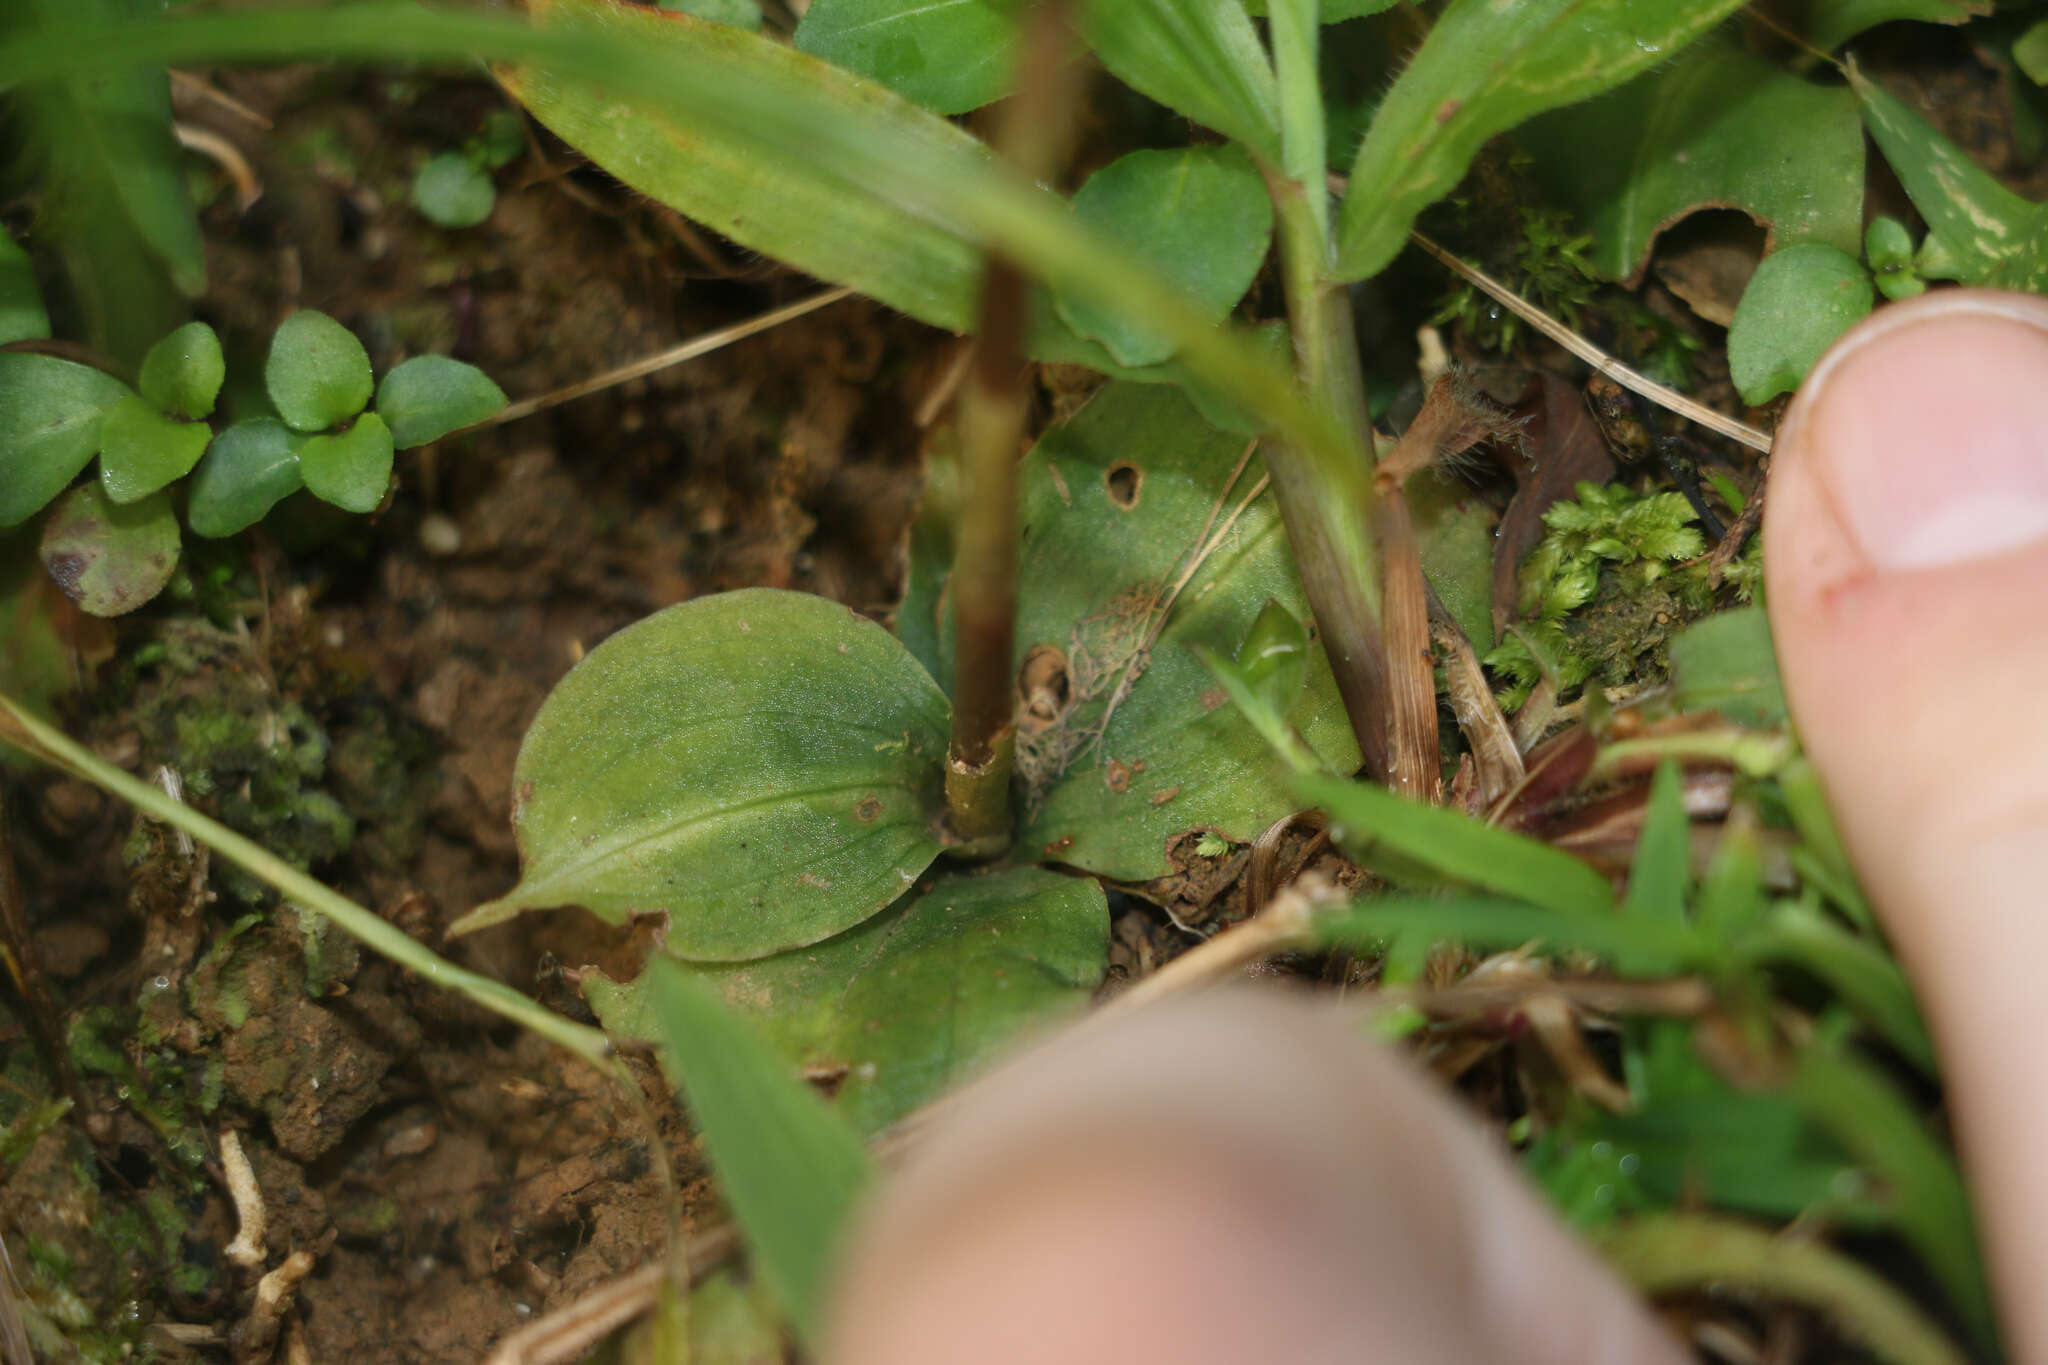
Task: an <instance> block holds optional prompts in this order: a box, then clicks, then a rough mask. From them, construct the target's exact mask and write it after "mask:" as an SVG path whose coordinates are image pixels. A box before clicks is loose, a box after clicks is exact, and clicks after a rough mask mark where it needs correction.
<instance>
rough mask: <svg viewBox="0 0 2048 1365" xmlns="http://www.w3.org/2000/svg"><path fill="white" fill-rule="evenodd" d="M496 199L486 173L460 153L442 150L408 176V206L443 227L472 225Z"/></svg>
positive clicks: (479, 220)
mask: <svg viewBox="0 0 2048 1365" xmlns="http://www.w3.org/2000/svg"><path fill="white" fill-rule="evenodd" d="M497 202H498V191H497V187H496V186H494V185H492V184H491V177H490V173H489V172H488V171H486V170H484V168H483V167H481V166H479V165H477V164H476V162H474V161H472V160H471V159H470V158H468V157H467V156H464V155H463V154H462V153H461V152H442V153H441V154H440V155H439V156H436V157H434V158H433V159H432V160H430V161H428V162H427V164H426V165H424V166H422V167H420V169H419V174H417V175H415V176H414V177H413V178H412V206H413V207H414V208H416V209H418V210H419V211H420V212H421V213H422V214H424V215H426V218H427V221H428V222H431V223H435V224H437V225H439V226H441V227H444V228H468V227H475V226H476V225H477V224H478V223H481V222H482V221H483V220H484V219H486V218H488V217H490V216H491V209H492V208H494V207H495V206H496V205H497Z"/></svg>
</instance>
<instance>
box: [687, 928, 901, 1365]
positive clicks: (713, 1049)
mask: <svg viewBox="0 0 2048 1365" xmlns="http://www.w3.org/2000/svg"><path fill="white" fill-rule="evenodd" d="M647 970H648V973H649V974H650V976H651V977H652V980H653V991H654V1017H655V1020H656V1022H657V1024H658V1026H659V1028H660V1038H661V1045H662V1062H663V1065H664V1066H666V1067H667V1069H668V1071H669V1076H670V1079H671V1080H673V1081H674V1082H675V1084H676V1087H677V1088H678V1089H679V1090H681V1091H682V1092H683V1099H684V1102H685V1103H686V1104H688V1106H689V1109H690V1114H691V1116H692V1117H693V1118H694V1119H695V1120H696V1122H697V1128H698V1131H699V1132H701V1133H702V1134H703V1137H704V1145H705V1146H706V1147H707V1148H709V1149H710V1152H711V1164H712V1166H713V1167H714V1168H715V1169H716V1170H717V1172H718V1177H719V1185H720V1189H721V1190H722V1192H723V1193H724V1195H725V1198H726V1202H728V1203H729V1204H731V1206H732V1210H733V1213H734V1215H735V1216H737V1217H738V1219H739V1222H740V1228H741V1230H742V1231H744V1232H745V1233H746V1237H747V1245H748V1247H749V1248H750V1249H751V1250H752V1252H753V1264H754V1266H755V1268H756V1269H758V1270H759V1271H760V1273H761V1276H762V1278H764V1279H765V1280H767V1282H768V1285H769V1287H770V1289H772V1290H773V1291H774V1294H775V1297H776V1298H777V1299H778V1300H779V1301H780V1302H781V1304H782V1311H783V1312H784V1313H786V1314H788V1316H789V1320H790V1323H791V1325H792V1326H794V1327H795V1328H796V1330H797V1334H798V1335H799V1336H801V1337H802V1338H803V1340H804V1342H805V1343H806V1344H807V1345H808V1346H809V1347H811V1349H812V1350H814V1351H815V1350H816V1349H817V1347H818V1344H819V1337H818V1333H819V1328H820V1326H821V1325H822V1318H823V1316H824V1309H825V1291H826V1287H827V1276H828V1275H829V1274H830V1272H831V1270H832V1267H833V1262H834V1256H835V1254H836V1253H837V1251H838V1248H839V1243H840V1239H841V1238H842V1237H843V1236H844V1234H845V1231H846V1221H847V1215H848V1214H849V1213H850V1212H851V1211H852V1209H853V1205H854V1201H855V1200H857V1199H858V1198H859V1197H860V1195H861V1192H862V1191H863V1190H864V1189H865V1188H866V1187H867V1185H868V1183H869V1182H870V1181H871V1180H872V1179H873V1176H874V1171H873V1167H872V1164H871V1163H870V1162H869V1160H868V1155H867V1151H866V1149H865V1148H863V1147H862V1146H861V1143H860V1139H859V1138H858V1137H857V1136H855V1135H854V1131H853V1129H852V1128H851V1127H850V1126H848V1124H847V1123H846V1121H845V1120H844V1119H841V1118H840V1117H839V1116H838V1115H836V1114H834V1113H833V1112H832V1111H831V1110H830V1109H828V1108H826V1107H825V1104H824V1102H823V1101H822V1100H821V1099H819V1097H818V1096H817V1095H815V1094H813V1093H811V1092H810V1091H809V1090H808V1089H807V1088H806V1087H805V1086H804V1084H803V1082H802V1081H800V1080H798V1079H797V1078H796V1077H795V1076H794V1075H793V1074H791V1072H790V1071H789V1069H788V1067H787V1065H786V1064H785V1063H784V1062H783V1060H782V1059H781V1058H780V1057H778V1056H776V1054H775V1050H774V1049H773V1048H772V1047H770V1046H769V1044H768V1042H767V1040H766V1039H764V1038H762V1037H761V1036H760V1034H758V1033H756V1032H755V1031H754V1030H753V1029H752V1028H751V1027H749V1026H748V1025H747V1024H746V1023H745V1022H743V1021H742V1020H741V1019H739V1018H738V1017H737V1016H735V1015H734V1014H733V1013H732V1011H731V1010H729V1009H727V1008H726V1007H725V1006H723V1005H721V1004H719V1003H718V1000H717V998H716V997H714V996H713V995H712V993H711V992H710V990H709V989H708V988H706V987H705V986H703V985H701V984H700V983H698V982H696V981H693V980H691V979H690V977H689V975H688V974H687V973H686V972H685V971H684V970H683V969H682V968H681V967H680V966H678V965H677V964H676V963H673V962H667V961H663V960H660V959H657V960H656V961H654V962H652V963H650V964H649V965H648V968H647Z"/></svg>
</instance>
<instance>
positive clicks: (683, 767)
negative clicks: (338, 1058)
mask: <svg viewBox="0 0 2048 1365" xmlns="http://www.w3.org/2000/svg"><path fill="white" fill-rule="evenodd" d="M947 733H948V715H947V707H946V699H945V697H944V696H943V695H941V694H940V692H939V690H938V688H937V687H936V686H934V685H933V683H932V680H931V678H930V677H929V676H927V675H926V673H925V671H924V670H923V669H922V668H920V667H919V666H918V664H917V661H916V660H915V659H913V658H911V657H910V653H909V651H908V650H906V649H905V648H904V647H903V645H902V643H901V642H900V641H898V640H896V639H895V638H894V637H893V636H891V635H889V634H888V633H887V632H886V631H884V630H883V629H882V628H881V627H880V626H878V625H875V624H874V623H873V622H871V621H867V620H864V619H862V618H861V617H859V616H857V615H855V614H854V613H853V612H851V611H849V610H848V609H847V608H845V607H842V606H839V605H838V604H836V603H833V602H828V601H826V600H825V599H824V598H821V597H811V596H807V595H806V594H803V593H794V592H782V591H778V590H775V589H770V588H749V589H745V590H743V591H740V592H731V593H723V594H720V595H718V596H715V597H700V598H698V599H696V600H695V601H691V602H685V603H682V604H680V605H678V606H674V607H670V608H668V609H667V610H666V611H660V612H656V613H655V614H654V615H653V616H650V617H648V618H647V619H645V620H643V621H640V622H637V623H636V624H634V625H631V626H628V627H627V628H626V629H624V630H622V631H620V632H619V633H618V634H617V635H614V636H613V637H612V638H611V639H609V640H607V641H605V642H604V643H603V644H601V645H599V646H598V647H597V648H596V649H594V650H592V651H591V652H590V654H589V656H588V657H587V658H585V659H584V660H583V662H582V663H580V664H578V665H577V666H576V667H575V668H574V669H572V670H570V672H569V674H568V676H567V677H565V678H563V679H562V681H561V682H560V683H558V684H556V686H555V690H554V691H553V692H552V693H550V694H549V696H548V699H547V701H546V703H544V704H543V705H542V707H541V709H540V714H539V715H537V716H535V717H534V721H533V725H532V727H531V728H529V729H528V730H527V732H526V739H525V741H524V742H523V743H522V744H521V745H520V748H519V760H518V764H517V766H516V768H515V769H514V774H513V777H514V781H515V782H516V784H517V787H516V793H517V795H516V804H515V806H514V810H513V820H514V824H515V827H516V832H517V834H518V838H519V851H520V859H521V863H522V865H523V875H522V876H521V878H520V882H519V885H518V886H516V887H514V888H513V889H512V891H511V892H510V893H508V894H507V895H506V896H504V897H503V898H502V899H499V900H496V901H492V902H491V903H489V904H488V905H484V906H481V907H479V908H478V909H477V910H475V911H474V912H472V913H471V914H469V915H468V916H466V917H464V918H463V919H462V920H461V921H459V923H458V925H457V927H458V928H459V929H462V930H468V929H475V928H481V927H482V926H484V925H486V924H493V923H496V922H498V921H499V920H502V919H505V918H508V917H510V916H511V915H512V914H514V913H516V912H518V911H520V910H526V909H546V908H549V907H553V906H560V905H580V906H583V907H584V908H585V909H587V910H589V911H590V912H591V913H593V914H595V915H598V916H599V917H601V918H603V919H607V920H611V921H613V922H618V921H621V920H624V919H625V918H627V917H628V916H631V915H636V914H650V915H651V914H666V915H667V916H668V925H669V930H668V938H667V940H666V947H667V949H668V951H669V952H671V953H674V954H675V955H676V956H678V957H686V958H699V959H706V960H710V961H738V960H743V959H746V958H753V957H763V956H766V955H767V954H769V953H773V952H779V951H781V950H782V949H785V948H791V947H800V946H802V945H804V944H810V943H816V942H818V941H819V940H821V939H825V938H829V937H831V936H832V935H833V934H836V933H838V932H840V931H841V930H843V929H847V928H850V927H851V926H853V925H855V924H858V923H860V922H861V921H862V920H864V919H866V918H868V917H869V916H870V915H873V914H874V913H876V912H877V911H879V910H881V909H882V908H884V907H885V906H887V905H888V904H889V903H890V902H892V901H894V900H896V899H897V898H898V897H899V896H901V895H902V894H903V892H904V891H906V890H907V889H908V888H909V887H910V885H911V883H912V882H913V881H915V880H916V877H917V874H918V873H920V872H922V871H923V870H924V869H925V868H926V867H928V866H929V865H930V864H931V861H932V859H933V858H935V857H937V856H938V853H939V848H940V844H939V841H938V836H937V833H936V823H937V820H938V818H939V816H940V815H941V814H942V813H943V811H944V793H943V790H942V779H941V771H942V769H941V765H942V763H943V762H944V755H945V752H946V737H947Z"/></svg>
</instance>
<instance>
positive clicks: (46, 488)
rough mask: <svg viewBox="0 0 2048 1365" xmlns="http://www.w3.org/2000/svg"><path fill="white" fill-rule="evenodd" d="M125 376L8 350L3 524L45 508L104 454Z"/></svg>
mask: <svg viewBox="0 0 2048 1365" xmlns="http://www.w3.org/2000/svg"><path fill="white" fill-rule="evenodd" d="M127 394H128V389H127V386H125V385H124V384H122V383H121V382H120V381H119V380H118V379H114V378H112V377H110V376H108V375H106V374H103V373H101V372H100V371H99V370H95V369H94V368H92V367H91V366H90V365H80V364H77V363H75V362H73V361H69V360H59V359H57V357H55V356H50V355H29V354H27V353H23V352H15V351H0V526H14V525H17V524H19V523H21V522H23V521H26V520H27V519H28V518H29V517H30V516H32V515H34V514H35V513H36V512H39V511H41V510H42V507H43V504H45V503H47V502H48V501H49V500H50V499H51V498H54V497H56V496H57V495H58V494H59V493H61V492H63V491H64V487H65V485H67V484H69V483H70V482H71V481H72V480H73V479H75V478H77V477H78V471H79V470H81V469H83V468H85V467H86V465H88V464H90V463H91V462H92V457H93V456H94V455H96V454H98V453H99V448H100V418H101V416H102V414H104V413H105V412H106V410H107V409H108V408H110V407H112V406H113V405H114V404H116V403H118V402H120V401H121V399H123V398H124V397H126V396H127Z"/></svg>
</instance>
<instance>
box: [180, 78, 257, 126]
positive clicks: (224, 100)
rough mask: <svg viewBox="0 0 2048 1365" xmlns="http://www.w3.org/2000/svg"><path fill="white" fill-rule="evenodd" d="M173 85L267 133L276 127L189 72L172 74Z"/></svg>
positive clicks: (215, 86)
mask: <svg viewBox="0 0 2048 1365" xmlns="http://www.w3.org/2000/svg"><path fill="white" fill-rule="evenodd" d="M171 84H172V85H174V86H176V87H177V88H178V89H180V90H182V91H184V92H185V93H186V94H188V95H191V96H193V97H194V98H196V99H202V100H205V101H206V102H207V103H209V104H217V105H219V106H220V107H221V108H223V109H225V110H227V111H228V112H229V113H230V114H233V115H234V116H235V117H237V118H240V119H246V120H248V121H249V122H250V123H253V124H255V125H256V126H257V127H258V128H261V129H263V130H264V131H265V132H268V131H270V129H272V128H273V127H275V126H276V125H275V124H274V123H272V122H271V121H270V118H269V117H268V116H267V115H264V114H260V113H258V112H256V111H255V110H254V109H251V108H250V107H249V106H248V105H246V104H244V103H242V102H241V101H240V100H238V99H236V98H235V97H234V96H233V95H230V94H229V93H228V92H227V91H225V90H223V89H221V88H220V87H219V86H217V85H215V84H213V83H212V82H211V81H203V80H201V79H200V78H199V77H197V76H195V75H193V74H192V73H191V72H189V71H173V72H171Z"/></svg>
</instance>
